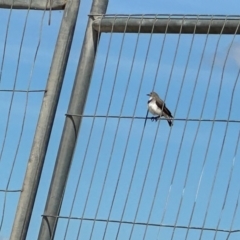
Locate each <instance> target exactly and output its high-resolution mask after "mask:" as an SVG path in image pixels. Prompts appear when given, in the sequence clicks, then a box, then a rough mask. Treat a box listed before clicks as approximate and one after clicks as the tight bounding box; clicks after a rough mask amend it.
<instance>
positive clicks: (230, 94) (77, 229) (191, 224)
mask: <svg viewBox="0 0 240 240" xmlns="http://www.w3.org/2000/svg"><path fill="white" fill-rule="evenodd" d="M108 17H111V21H110V22H107V19H108ZM119 17H122V18H124V21H123V22H124V24H125V25H124V26H121V28H123V29H124V31H123V32H122V33H120V32H119V31H118V30H116V31H115V30H114V29H117V28H118V27H119V25H118V26H117V27H116V28H115V25H114V24H115V22H117V23H118V24H119V22H118V18H119ZM160 17H161V18H163V16H159V15H148V16H146V15H139V16H131V15H129V16H126V15H124V16H119V15H115V16H112V15H111V16H108V15H106V16H105V15H104V16H96V18H97V20H98V21H99V25H98V26H99V32H101V30H100V29H101V28H102V29H103V31H108V30H106V28H104V27H105V26H108V29H109V24H110V29H111V31H110V32H108V33H104V32H101V38H100V39H99V44H98V48H97V56H96V59H95V65H94V71H93V74H92V80H91V85H90V89H89V93H88V99H87V102H86V106H85V111H84V114H83V115H78V114H77V113H74V112H68V113H66V115H67V117H73V116H74V117H81V118H82V123H81V129H80V133H79V136H78V143H77V146H76V148H75V154H74V159H73V162H72V166H71V170H70V174H69V176H68V182H67V186H66V188H65V193H64V196H62V197H63V202H62V208H61V212H60V215H59V216H51V215H48V214H47V213H44V215H43V216H44V217H52V218H58V225H57V229H56V233H55V239H231V240H233V239H238V238H239V236H240V233H239V232H240V226H239V224H238V223H239V218H240V212H239V204H238V203H239V195H240V187H239V174H238V173H239V170H240V169H239V168H240V162H239V158H240V156H239V154H240V153H239V136H240V135H239V129H240V126H239V111H238V110H237V109H238V107H237V105H238V104H237V103H238V101H239V96H240V95H239V94H237V93H238V92H239V91H240V86H239V81H238V80H239V72H240V70H239V66H240V60H239V54H238V53H239V52H240V39H239V36H238V33H239V24H240V20H239V19H240V18H239V17H237V16H234V17H232V18H231V17H229V16H208V19H207V21H208V23H209V25H208V27H207V28H206V25H205V26H204V27H205V30H204V31H205V33H201V34H199V31H200V30H199V29H198V27H199V26H200V25H201V23H202V21H203V18H205V16H190V17H191V18H192V19H193V18H194V26H192V34H185V33H186V32H185V31H186V30H184V32H182V29H184V28H186V26H185V25H184V23H185V21H186V20H188V19H189V16H177V17H178V24H179V22H181V24H180V27H179V32H178V33H176V32H174V33H172V34H170V33H169V32H171V31H172V30H171V21H172V19H173V18H174V19H175V18H176V16H173V15H168V16H164V21H165V23H166V24H165V30H164V31H163V30H162V28H161V34H156V32H157V31H156V29H155V24H158V27H159V22H160V20H159V18H160ZM133 18H137V23H138V25H137V28H136V26H134V27H135V28H134V29H135V30H134V33H132V34H130V33H129V32H130V30H129V29H131V28H133V26H132V25H131V26H130V27H129V26H128V23H130V22H131V23H132V19H133ZM146 19H150V20H151V21H150V23H151V24H152V25H151V28H150V27H149V22H148V25H147V26H148V34H146V33H142V32H146V29H145V30H144V31H141V30H142V28H144V27H146V24H145V23H146ZM216 19H217V20H219V21H218V32H216V31H214V27H216V26H215V23H216ZM232 19H234V21H235V25H234V26H235V30H234V31H233V28H231V34H230V33H229V32H228V34H226V31H228V30H229V29H228V30H226V26H229V25H228V24H229V22H231V20H232ZM104 21H105V22H104ZM236 21H237V24H236ZM101 22H102V23H101ZM101 24H102V25H101ZM143 24H145V25H144V26H143ZM212 24H213V25H212ZM219 24H221V26H220V25H219ZM103 25H104V26H103ZM219 26H220V27H219ZM95 27H96V26H95ZM200 27H201V26H200ZM231 27H232V25H231ZM95 29H97V28H95ZM136 29H137V30H136ZM149 29H151V30H149ZM174 31H176V30H174ZM213 33H214V34H213ZM153 90H154V91H156V92H157V93H158V94H159V95H160V96H161V98H162V99H163V100H164V101H165V103H166V105H167V107H168V108H169V109H170V110H171V112H172V114H173V116H174V119H173V121H174V124H173V126H172V127H169V126H168V124H167V122H166V119H164V118H161V119H160V120H159V121H157V122H152V121H151V116H149V117H148V120H147V125H146V127H145V128H144V119H145V115H146V112H147V101H148V97H147V96H146V94H148V93H149V92H151V91H153Z"/></svg>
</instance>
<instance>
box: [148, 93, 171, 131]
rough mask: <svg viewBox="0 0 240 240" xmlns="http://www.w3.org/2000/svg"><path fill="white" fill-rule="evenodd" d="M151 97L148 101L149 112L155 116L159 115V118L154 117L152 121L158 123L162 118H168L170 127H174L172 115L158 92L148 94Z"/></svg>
mask: <svg viewBox="0 0 240 240" xmlns="http://www.w3.org/2000/svg"><path fill="white" fill-rule="evenodd" d="M147 96H149V100H148V110H149V112H150V113H152V114H153V115H158V116H157V117H152V121H154V120H155V121H157V120H158V119H159V118H160V117H162V116H164V117H165V118H167V121H168V125H169V126H170V127H171V126H172V125H173V122H172V119H171V118H173V116H172V113H171V112H170V111H169V109H168V108H167V106H166V104H165V103H164V101H163V100H162V99H161V98H160V97H159V96H158V94H157V93H156V92H151V93H149V94H147Z"/></svg>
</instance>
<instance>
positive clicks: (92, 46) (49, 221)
mask: <svg viewBox="0 0 240 240" xmlns="http://www.w3.org/2000/svg"><path fill="white" fill-rule="evenodd" d="M107 5H108V0H93V3H92V7H91V14H104V13H105V12H106V9H107ZM92 23H93V19H92V18H91V17H90V18H89V20H88V24H87V29H86V32H85V38H84V42H83V45H82V51H81V56H80V60H79V63H78V69H77V73H76V77H75V82H74V86H73V90H72V94H71V100H70V103H69V107H68V113H72V114H79V115H81V114H82V113H83V110H84V106H85V102H86V97H87V92H88V88H89V85H90V80H91V75H92V70H93V64H94V59H95V54H96V48H97V40H98V32H97V31H94V30H93V28H92ZM80 123H81V118H80V117H74V116H72V117H69V116H67V117H66V119H65V124H64V129H63V133H62V137H61V142H60V146H59V150H58V155H57V160H56V163H55V168H54V173H53V176H52V180H51V186H50V189H49V193H48V199H47V202H46V206H45V211H44V214H43V219H42V224H41V228H40V232H39V235H38V239H39V240H42V239H44V240H48V239H53V237H54V232H55V229H56V225H57V221H58V217H57V216H58V215H59V212H60V209H61V204H62V198H63V194H64V189H65V185H66V182H67V177H68V173H69V169H70V165H71V162H72V156H73V152H74V148H75V144H76V140H77V135H78V130H79V127H80Z"/></svg>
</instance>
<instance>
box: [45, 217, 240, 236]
mask: <svg viewBox="0 0 240 240" xmlns="http://www.w3.org/2000/svg"><path fill="white" fill-rule="evenodd" d="M43 216H45V217H51V218H58V219H59V218H60V219H69V217H66V216H61V215H58V216H57V215H47V214H43ZM94 219H95V218H79V217H71V220H84V221H89V222H93V221H94ZM95 221H97V222H104V223H106V222H107V220H106V219H102V218H97V219H95ZM109 222H110V223H124V224H128V225H132V224H135V225H140V226H146V224H147V223H145V222H135V223H134V222H131V221H119V220H114V219H111V220H109ZM149 226H152V227H159V226H162V227H165V228H173V227H174V225H170V224H163V225H159V224H155V223H149ZM175 227H176V228H179V229H187V228H188V226H183V225H177V226H175ZM190 229H193V230H202V227H195V226H192V227H190ZM204 230H206V231H211V232H212V231H216V229H215V228H204ZM217 231H218V232H225V233H230V234H231V233H239V232H240V229H234V230H229V229H222V228H221V229H218V230H217Z"/></svg>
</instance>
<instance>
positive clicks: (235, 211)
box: [226, 131, 240, 240]
mask: <svg viewBox="0 0 240 240" xmlns="http://www.w3.org/2000/svg"><path fill="white" fill-rule="evenodd" d="M239 140H240V131H239V132H238V139H237V144H236V147H235V152H234V158H236V156H237V153H238V145H239ZM239 200H240V188H239V190H238V195H237V201H236V204H235V209H234V213H233V217H232V222H231V226H230V231H229V233H228V236H227V239H226V240H228V239H229V237H230V235H231V233H232V229H233V223H234V220H235V218H236V213H237V209H238V202H239Z"/></svg>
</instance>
